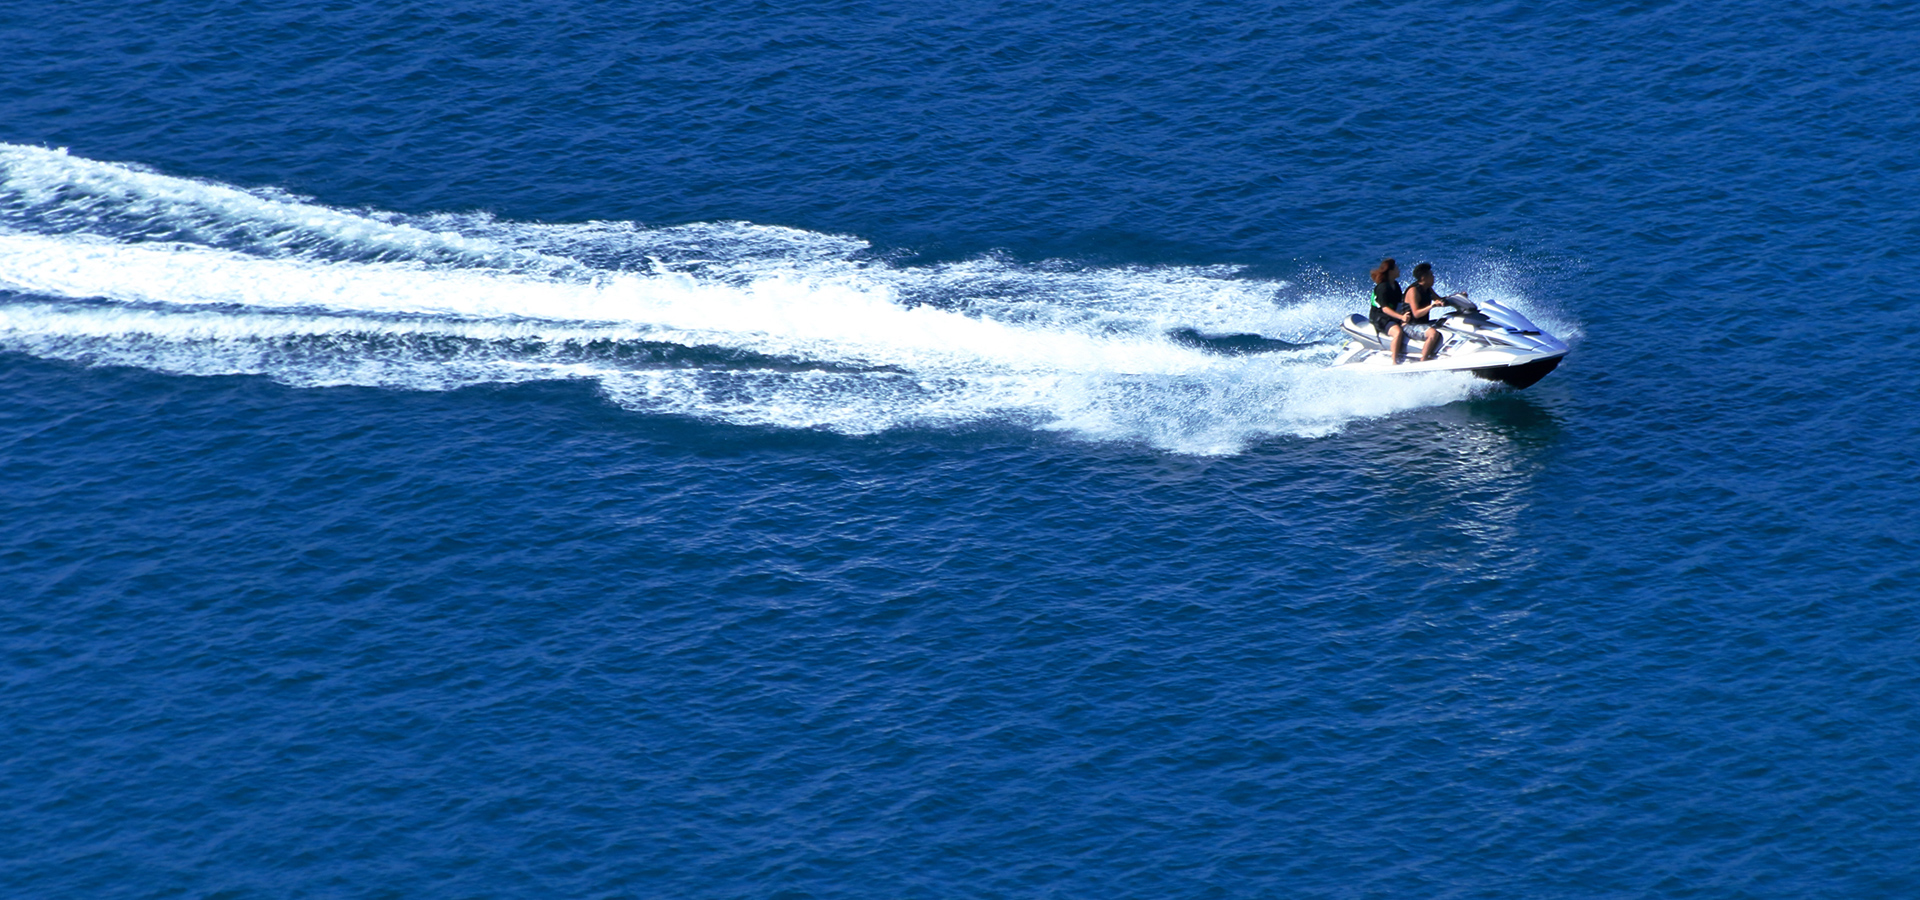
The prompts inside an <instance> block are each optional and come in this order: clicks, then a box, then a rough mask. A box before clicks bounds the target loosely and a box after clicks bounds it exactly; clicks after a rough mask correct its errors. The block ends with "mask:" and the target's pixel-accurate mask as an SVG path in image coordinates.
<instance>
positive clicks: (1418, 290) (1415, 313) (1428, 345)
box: [1393, 263, 1454, 363]
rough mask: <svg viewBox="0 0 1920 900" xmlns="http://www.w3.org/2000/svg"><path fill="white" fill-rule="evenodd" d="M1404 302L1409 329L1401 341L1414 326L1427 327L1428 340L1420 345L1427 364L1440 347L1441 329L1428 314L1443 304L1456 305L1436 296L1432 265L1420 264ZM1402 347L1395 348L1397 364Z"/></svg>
mask: <svg viewBox="0 0 1920 900" xmlns="http://www.w3.org/2000/svg"><path fill="white" fill-rule="evenodd" d="M1404 301H1405V302H1404V305H1403V308H1404V309H1405V310H1406V311H1407V318H1406V323H1407V326H1408V327H1406V328H1402V329H1401V332H1402V334H1401V339H1402V340H1404V339H1405V338H1406V332H1409V331H1411V330H1412V326H1416V325H1423V326H1426V332H1427V339H1426V341H1425V342H1424V343H1422V344H1421V345H1420V361H1421V362H1426V361H1427V360H1430V359H1432V358H1433V351H1434V350H1436V349H1438V348H1439V346H1440V329H1438V328H1435V327H1433V324H1432V322H1431V320H1429V319H1428V318H1427V314H1428V313H1430V312H1433V308H1434V307H1436V306H1439V305H1440V304H1442V303H1445V304H1447V305H1449V306H1452V305H1454V304H1453V301H1452V300H1450V299H1448V298H1446V297H1440V296H1437V295H1435V294H1434V291H1433V264H1432V263H1420V264H1419V265H1416V266H1414V267H1413V286H1412V287H1409V288H1407V293H1406V295H1405V297H1404ZM1401 346H1404V345H1403V344H1399V343H1396V344H1395V346H1394V348H1393V361H1394V362H1396V363H1397V362H1399V361H1400V348H1401Z"/></svg>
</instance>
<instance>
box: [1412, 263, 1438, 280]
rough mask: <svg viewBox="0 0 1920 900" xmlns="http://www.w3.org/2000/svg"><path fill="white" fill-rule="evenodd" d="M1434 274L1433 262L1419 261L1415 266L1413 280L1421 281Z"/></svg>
mask: <svg viewBox="0 0 1920 900" xmlns="http://www.w3.org/2000/svg"><path fill="white" fill-rule="evenodd" d="M1432 274H1433V263H1419V264H1418V265H1415V266H1414V267H1413V280H1415V281H1419V280H1420V279H1422V278H1425V277H1427V276H1428V275H1432Z"/></svg>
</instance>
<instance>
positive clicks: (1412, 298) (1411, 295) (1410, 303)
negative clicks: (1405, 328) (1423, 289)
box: [1406, 284, 1433, 319]
mask: <svg viewBox="0 0 1920 900" xmlns="http://www.w3.org/2000/svg"><path fill="white" fill-rule="evenodd" d="M1406 301H1407V309H1408V310H1410V311H1411V312H1412V315H1410V316H1408V318H1409V319H1411V318H1412V317H1413V316H1424V315H1426V314H1427V311H1428V310H1431V309H1433V307H1431V306H1429V307H1427V308H1426V309H1421V308H1420V286H1419V285H1417V284H1416V285H1414V286H1413V287H1410V288H1407V296H1406Z"/></svg>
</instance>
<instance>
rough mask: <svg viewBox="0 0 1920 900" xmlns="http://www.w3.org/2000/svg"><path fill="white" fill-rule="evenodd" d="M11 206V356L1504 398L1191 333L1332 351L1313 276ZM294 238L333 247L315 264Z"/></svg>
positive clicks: (328, 368)
mask: <svg viewBox="0 0 1920 900" xmlns="http://www.w3.org/2000/svg"><path fill="white" fill-rule="evenodd" d="M76 198H78V199H76ZM0 206H4V208H5V209H7V210H9V211H10V212H9V214H10V215H11V216H12V218H11V219H10V220H8V221H9V223H10V224H7V225H5V226H0V288H4V289H5V290H6V291H10V292H12V293H13V294H15V295H17V296H14V297H12V298H5V297H0V348H5V349H10V350H15V351H20V352H26V353H31V354H34V355H38V356H43V357H47V358H55V359H67V360H73V361H77V362H82V363H86V364H91V365H103V364H104V365H131V366H141V367H146V368H150V369H154V370H158V371H165V372H174V373H181V374H194V375H211V374H260V375H266V376H269V377H272V378H275V379H277V380H280V381H282V382H285V383H288V384H295V385H303V386H307V385H312V386H318V385H342V384H360V385H378V386H384V387H403V388H413V389H446V388H454V387H460V386H464V385H472V384H483V383H501V382H516V381H526V380H535V379H556V378H572V379H587V380H591V381H593V382H595V383H597V384H599V385H600V386H601V388H602V390H603V391H604V392H605V394H606V395H607V396H608V397H609V398H610V399H611V400H612V401H613V402H615V403H618V404H621V405H623V406H626V407H629V408H632V409H635V410H642V411H648V412H658V413H666V414H675V415H687V416H693V417H698V418H703V419H709V420H714V421H720V422H729V423H736V424H742V425H757V426H770V427H781V428H823V429H830V430H833V431H839V432H843V433H849V434H866V433H874V432H879V431H885V430H888V429H895V428H901V427H952V426H954V425H959V424H966V423H979V422H989V421H997V422H1002V423H1009V424H1014V425H1018V426H1020V427H1034V428H1041V429H1048V430H1054V431H1059V432H1062V433H1066V434H1071V435H1076V436H1080V437H1084V438H1088V439H1097V440H1121V441H1143V442H1147V443H1150V444H1152V445H1154V446H1159V447H1164V448H1168V449H1172V450H1176V451H1180V452H1188V453H1231V452H1235V451H1237V450H1239V449H1241V448H1243V447H1245V446H1246V445H1247V444H1248V443H1249V442H1250V441H1254V440H1258V439H1260V438H1263V437H1267V436H1273V435H1300V436H1314V435H1323V434H1327V433H1330V432H1333V431H1337V430H1338V429H1340V428H1341V427H1343V426H1344V425H1345V424H1346V423H1348V422H1351V421H1353V420H1355V419H1356V418H1363V417H1370V416H1381V415H1388V414H1391V413H1394V412H1397V411H1401V410H1405V409H1411V408H1416V407H1420V406H1425V405H1431V404H1436V403H1445V402H1449V401H1452V400H1455V399H1459V398H1461V397H1465V396H1468V395H1469V394H1470V393H1471V392H1472V391H1474V390H1477V389H1478V387H1477V386H1476V384H1475V383H1473V382H1472V381H1471V379H1466V378H1450V377H1444V376H1441V377H1413V378H1406V377H1400V378H1394V379H1392V380H1391V385H1390V386H1388V385H1383V384H1380V383H1376V382H1373V381H1370V380H1369V379H1367V378H1366V376H1356V375H1353V374H1351V373H1341V372H1332V371H1328V370H1327V369H1326V368H1325V363H1326V362H1327V358H1328V357H1329V355H1330V353H1331V347H1330V346H1325V345H1321V346H1308V347H1304V348H1301V349H1297V350H1280V351H1278V352H1263V353H1258V354H1253V355H1246V356H1229V355H1220V354H1217V353H1211V352H1206V351H1204V350H1202V349H1197V348H1195V347H1193V346H1189V345H1188V344H1186V343H1181V342H1177V341H1175V340H1171V339H1169V332H1177V331H1187V332H1199V333H1202V334H1206V333H1243V334H1259V335H1265V336H1266V337H1268V338H1273V339H1280V340H1287V341H1293V342H1298V343H1305V342H1308V341H1312V340H1316V339H1318V338H1321V337H1323V336H1326V335H1327V334H1328V332H1329V331H1330V330H1331V328H1330V323H1332V322H1333V321H1335V320H1336V319H1337V318H1338V316H1339V315H1341V314H1343V313H1344V312H1346V311H1347V309H1348V308H1349V307H1350V306H1351V305H1352V304H1351V303H1350V302H1349V301H1348V300H1347V299H1346V298H1343V297H1340V296H1338V294H1337V293H1332V292H1327V293H1314V294H1309V293H1303V292H1300V291H1298V290H1297V289H1296V290H1293V291H1292V296H1291V297H1290V298H1289V300H1288V301H1287V302H1284V303H1279V304H1276V302H1275V300H1274V297H1275V295H1276V293H1277V292H1281V291H1282V290H1284V289H1286V288H1288V286H1287V285H1285V284H1283V283H1278V282H1265V281H1259V280H1255V279H1248V278H1244V277H1241V276H1240V274H1239V273H1238V272H1237V271H1235V270H1232V269H1227V268H1219V267H1186V268H1182V267H1155V268H1145V267H1121V268H1106V269H1087V268H1083V267H1073V266H1064V265H1054V266H1033V265H1022V264H1018V263H1014V262H1010V261H1007V260H1002V259H994V258H984V259H977V260H971V261H967V262H963V263H956V264H950V265H943V266H932V267H907V266H897V265H890V264H886V263H884V262H880V261H876V260H873V259H871V258H868V257H866V256H864V255H863V253H864V250H865V246H864V244H862V243H861V242H859V241H857V240H855V239H850V238H841V237H836V236H831V235H817V234H812V233H809V232H800V231H795V230H792V229H777V228H763V227H760V226H753V225H747V224H744V223H728V224H718V225H704V226H682V227H679V228H673V229H645V228H641V227H639V226H634V225H631V224H628V223H593V224H589V225H578V226H560V225H525V224H513V223H497V222H494V221H492V220H490V219H486V218H484V217H439V218H438V219H436V220H435V221H434V225H436V226H449V225H453V226H457V227H458V228H459V229H461V232H458V233H456V232H454V231H451V230H446V229H442V230H440V231H435V230H431V229H428V228H424V227H417V226H416V225H413V224H409V223H407V222H400V221H395V222H387V221H378V220H376V219H373V218H369V217H367V216H360V215H354V214H349V213H342V212H338V211H335V210H329V209H326V208H324V207H319V206H316V205H313V204H311V203H305V202H302V201H298V200H293V199H284V198H275V197H271V196H263V195H261V194H258V193H253V192H247V191H241V190H238V189H234V188H229V187H225V186H220V185H209V184H205V183H201V182H195V181H189V180H186V179H177V178H170V177H168V176H164V175H158V174H154V173H150V172H143V171H139V170H136V169H133V168H130V167H125V166H117V165H113V164H108V163H98V162H92V161H88V160H80V159H75V158H72V157H69V156H67V155H65V154H64V153H61V152H59V151H49V150H41V149H38V148H21V147H10V146H6V145H0ZM103 211H104V213H103ZM82 212H84V213H85V215H80V213H82ZM96 214H105V215H107V216H108V217H109V218H111V217H113V216H118V217H119V218H120V219H127V218H133V219H138V220H139V221H142V222H146V221H149V220H151V221H154V222H157V223H158V224H159V225H162V226H165V225H168V224H169V223H171V222H173V221H174V220H175V219H180V220H186V219H191V220H192V223H193V225H194V228H198V229H200V230H201V231H203V232H205V233H209V234H219V235H221V236H222V237H221V241H222V243H221V244H220V245H218V246H215V245H213V244H211V243H199V242H197V241H196V240H184V241H182V240H175V241H172V242H158V241H154V240H150V239H144V240H143V239H140V238H138V237H137V236H136V237H134V238H128V237H127V236H125V235H123V234H102V233H95V232H94V231H91V230H89V228H87V227H83V226H79V225H75V224H74V222H75V221H79V220H82V219H85V218H86V217H87V216H94V215H96ZM383 218H384V217H383ZM394 218H396V219H398V218H399V217H394ZM286 228H295V229H300V230H303V231H304V233H306V234H308V235H309V236H310V237H311V236H314V235H317V236H318V238H316V239H315V240H311V241H308V242H307V243H305V244H298V245H297V246H296V243H297V242H293V243H290V242H288V241H286V240H283V239H282V237H281V236H280V235H281V232H280V231H276V229H282V230H284V229H286ZM168 233H175V234H177V233H199V232H195V231H194V229H191V228H173V229H171V231H170V232H168ZM263 235H264V236H263ZM315 248H321V249H315ZM325 248H339V253H338V254H337V255H334V256H329V255H328V253H329V251H328V250H326V249H325ZM782 248H786V249H787V250H790V251H791V252H786V251H784V250H783V249H782ZM366 251H378V253H369V252H366ZM502 260H506V261H509V262H511V263H512V264H505V263H503V262H502ZM527 260H535V261H538V263H539V264H538V265H528V264H525V263H526V261H527ZM663 260H664V261H663ZM589 261H591V264H590V263H589Z"/></svg>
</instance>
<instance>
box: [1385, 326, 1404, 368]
mask: <svg viewBox="0 0 1920 900" xmlns="http://www.w3.org/2000/svg"><path fill="white" fill-rule="evenodd" d="M1387 337H1389V338H1391V339H1392V340H1393V364H1394V365H1396V366H1397V365H1399V364H1400V354H1402V353H1405V352H1406V350H1407V329H1406V327H1405V326H1401V325H1395V326H1393V327H1392V328H1389V329H1387Z"/></svg>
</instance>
